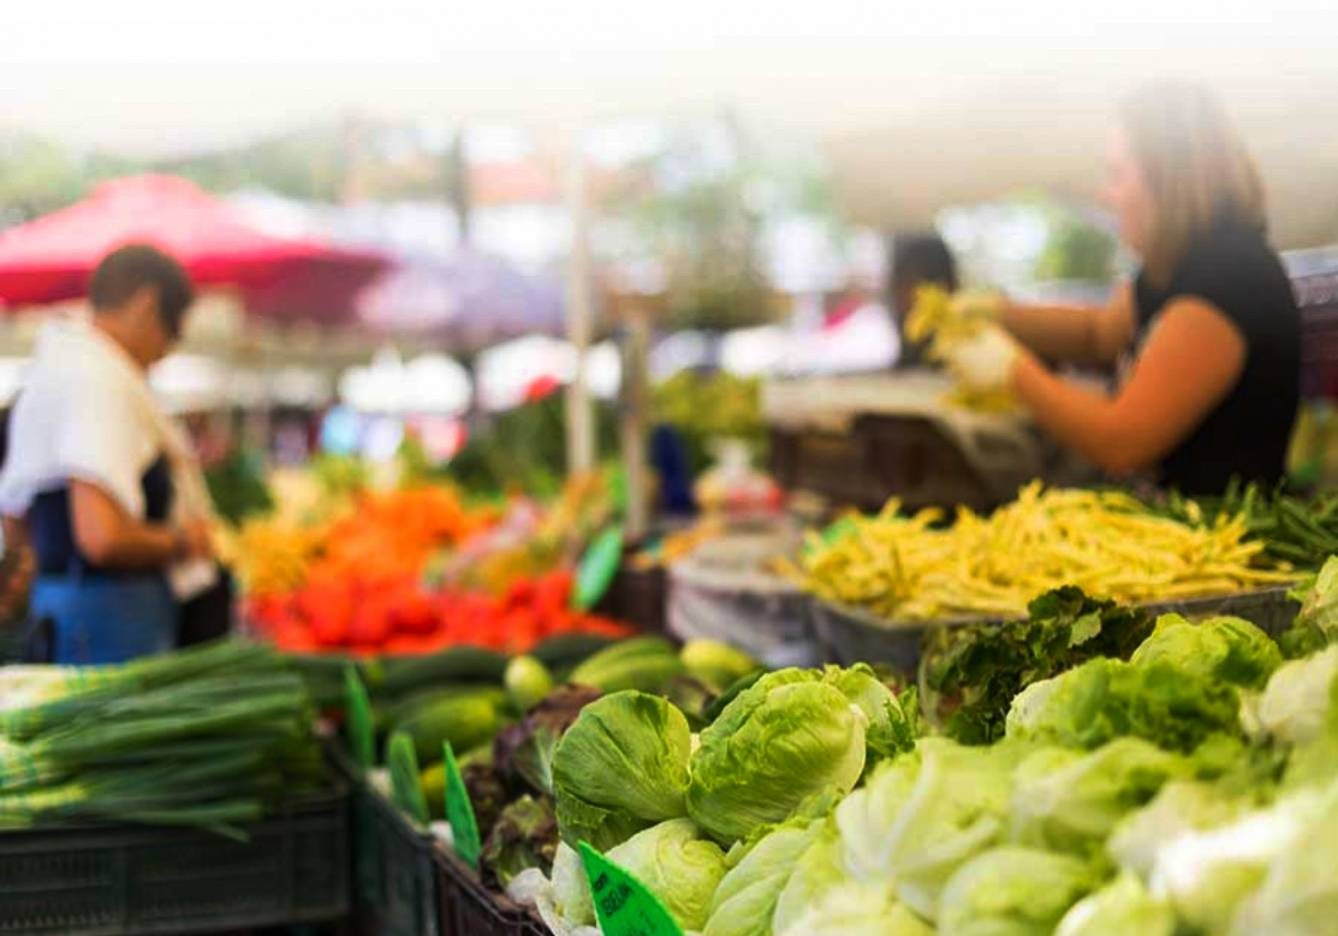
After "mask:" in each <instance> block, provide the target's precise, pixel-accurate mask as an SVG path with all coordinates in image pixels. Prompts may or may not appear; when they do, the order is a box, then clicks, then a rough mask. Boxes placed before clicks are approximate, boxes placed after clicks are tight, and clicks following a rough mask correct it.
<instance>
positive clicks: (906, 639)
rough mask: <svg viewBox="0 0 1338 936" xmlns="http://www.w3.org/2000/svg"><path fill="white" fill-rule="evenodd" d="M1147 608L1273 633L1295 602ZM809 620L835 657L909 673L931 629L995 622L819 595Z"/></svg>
mask: <svg viewBox="0 0 1338 936" xmlns="http://www.w3.org/2000/svg"><path fill="white" fill-rule="evenodd" d="M1143 607H1144V608H1145V609H1146V610H1148V611H1149V612H1150V613H1152V614H1169V613H1172V612H1174V613H1179V614H1183V615H1185V616H1187V617H1200V616H1203V615H1209V614H1231V615H1235V616H1237V617H1242V618H1245V620H1247V621H1251V622H1253V623H1254V624H1256V625H1258V626H1259V627H1260V628H1261V629H1263V630H1264V631H1266V632H1268V633H1270V634H1272V635H1274V636H1277V635H1278V634H1279V633H1281V632H1282V631H1283V630H1285V629H1286V628H1287V626H1288V625H1290V624H1291V622H1292V620H1293V619H1294V618H1295V617H1296V613H1297V612H1298V611H1299V610H1300V606H1299V605H1298V604H1297V603H1296V602H1295V601H1293V600H1292V599H1291V598H1288V597H1287V589H1286V588H1265V589H1259V590H1256V591H1247V592H1234V593H1232V594H1228V595H1219V596H1214V597H1206V598H1191V599H1186V600H1182V601H1168V602H1153V603H1149V604H1145V605H1143ZM813 619H814V626H815V627H816V629H817V632H818V637H819V639H820V640H821V641H822V643H823V645H824V647H825V648H826V651H827V654H828V655H829V656H830V658H831V659H832V660H834V661H836V662H838V663H843V664H850V663H856V662H860V661H866V662H870V663H886V664H887V665H889V666H891V667H892V668H893V669H895V670H896V671H898V672H899V673H902V674H903V675H906V676H910V677H914V676H915V674H916V672H917V670H918V669H919V666H920V650H921V645H922V643H923V641H924V638H925V636H926V635H927V634H929V633H930V632H931V631H935V630H939V629H941V628H945V627H970V626H971V625H973V624H986V623H996V622H997V621H999V620H1000V619H998V618H955V619H951V620H943V621H904V622H896V621H887V620H884V619H882V618H879V617H877V616H876V615H873V614H870V613H869V612H867V611H863V610H860V609H858V608H851V607H843V606H841V605H835V604H829V603H827V602H823V601H814V602H813Z"/></svg>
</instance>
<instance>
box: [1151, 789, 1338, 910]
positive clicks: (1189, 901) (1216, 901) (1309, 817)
mask: <svg viewBox="0 0 1338 936" xmlns="http://www.w3.org/2000/svg"><path fill="white" fill-rule="evenodd" d="M1324 806H1325V798H1324V796H1323V794H1321V793H1320V792H1318V791H1315V790H1307V791H1304V792H1301V793H1297V794H1293V795H1290V796H1287V797H1285V798H1284V799H1281V800H1279V801H1278V802H1277V803H1275V804H1273V805H1272V806H1270V807H1268V808H1267V809H1261V810H1256V811H1253V812H1248V813H1245V814H1243V815H1241V816H1240V817H1239V818H1238V819H1236V820H1235V821H1233V822H1231V823H1229V824H1227V825H1223V826H1219V827H1217V828H1213V829H1209V830H1206V831H1202V832H1195V833H1191V834H1188V835H1182V836H1180V837H1178V838H1175V839H1173V840H1172V841H1170V842H1168V843H1167V844H1165V845H1163V846H1162V847H1161V848H1160V849H1158V851H1157V858H1156V865H1155V867H1154V868H1153V872H1152V889H1153V892H1154V893H1157V894H1160V895H1164V896H1165V897H1166V899H1167V900H1168V901H1169V902H1170V903H1171V905H1172V906H1173V907H1174V908H1175V911H1176V914H1177V915H1178V916H1179V918H1180V919H1181V920H1182V921H1183V922H1184V923H1185V924H1186V925H1187V926H1188V927H1190V928H1191V929H1192V930H1194V931H1196V932H1203V933H1209V934H1218V933H1226V932H1228V930H1229V929H1230V928H1231V922H1232V920H1233V919H1234V918H1235V916H1236V912H1237V910H1238V908H1239V907H1240V906H1241V904H1242V903H1243V902H1244V901H1245V900H1246V899H1247V898H1249V897H1250V896H1251V895H1252V894H1254V893H1255V892H1256V891H1258V890H1259V888H1260V887H1261V886H1262V885H1263V884H1264V883H1265V881H1266V879H1267V878H1268V875H1269V869H1270V866H1272V865H1273V864H1274V863H1275V862H1277V861H1278V860H1279V859H1280V858H1281V857H1282V856H1284V855H1285V854H1286V853H1287V852H1289V851H1296V849H1297V844H1298V843H1299V842H1301V841H1302V840H1303V833H1304V832H1305V830H1306V829H1307V828H1308V827H1310V826H1311V825H1313V824H1315V823H1316V822H1317V821H1318V820H1320V819H1321V818H1322V817H1323V814H1324ZM1297 854H1298V856H1300V857H1302V860H1305V861H1315V862H1316V867H1317V868H1320V867H1322V868H1323V869H1324V871H1323V872H1322V873H1327V874H1329V875H1332V872H1333V869H1332V867H1331V865H1329V863H1328V862H1326V861H1324V860H1323V857H1322V856H1323V852H1320V853H1319V854H1316V853H1313V852H1311V853H1304V854H1302V853H1301V852H1297ZM1298 883H1299V882H1298ZM1253 932H1260V933H1264V932H1267V933H1270V934H1272V932H1273V931H1272V930H1270V929H1267V928H1265V929H1264V930H1256V931H1253Z"/></svg>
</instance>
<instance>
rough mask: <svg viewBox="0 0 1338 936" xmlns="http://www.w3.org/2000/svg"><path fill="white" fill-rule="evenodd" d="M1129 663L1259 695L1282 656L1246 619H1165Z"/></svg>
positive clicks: (1279, 664)
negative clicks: (1174, 671) (1162, 667)
mask: <svg viewBox="0 0 1338 936" xmlns="http://www.w3.org/2000/svg"><path fill="white" fill-rule="evenodd" d="M1130 662H1131V663H1133V664H1134V665H1135V666H1144V665H1148V664H1151V663H1156V662H1163V663H1166V664H1169V665H1171V666H1174V667H1175V668H1177V669H1179V670H1181V671H1182V672H1187V673H1193V674H1194V675H1195V676H1199V677H1201V678H1203V679H1207V680H1220V681H1223V682H1228V683H1231V684H1232V685H1235V686H1242V687H1245V688H1249V689H1257V688H1260V687H1262V686H1263V685H1264V683H1266V682H1268V677H1269V676H1270V675H1272V673H1273V671H1274V670H1275V669H1277V668H1278V667H1279V666H1281V665H1282V651H1281V650H1279V649H1278V645H1277V644H1276V643H1274V642H1273V638H1271V637H1269V636H1268V634H1266V633H1264V632H1263V631H1262V630H1260V629H1259V628H1258V627H1255V626H1254V625H1253V624H1251V623H1250V622H1249V621H1246V620H1244V619H1243V618H1238V617H1227V616H1221V617H1212V618H1207V619H1206V620H1203V621H1199V622H1197V623H1195V622H1193V621H1189V620H1187V619H1186V618H1184V617H1181V616H1180V615H1179V614H1163V615H1162V616H1161V617H1159V618H1157V626H1156V628H1155V629H1154V630H1153V632H1152V634H1151V636H1149V637H1148V638H1147V640H1145V641H1143V643H1142V644H1141V645H1140V646H1139V648H1138V649H1137V650H1135V651H1134V655H1133V657H1131V658H1130Z"/></svg>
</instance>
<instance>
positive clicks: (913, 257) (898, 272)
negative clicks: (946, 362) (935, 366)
mask: <svg viewBox="0 0 1338 936" xmlns="http://www.w3.org/2000/svg"><path fill="white" fill-rule="evenodd" d="M888 269H889V273H890V275H889V277H888V289H887V291H888V299H889V300H890V303H891V306H892V314H893V316H894V317H895V319H896V322H897V333H898V334H899V335H900V336H901V356H900V357H899V358H898V359H897V367H924V366H925V365H926V364H927V363H928V361H927V360H926V358H925V353H924V343H923V342H917V341H912V340H911V339H910V338H909V337H908V336H907V335H906V317H907V316H908V315H909V314H910V311H911V307H912V306H913V305H914V304H915V293H916V291H917V290H918V289H919V288H920V287H921V286H930V285H933V286H941V287H943V288H944V289H946V290H948V291H949V292H952V291H953V290H955V289H957V262H956V260H954V259H953V256H952V251H950V250H949V249H948V245H947V244H946V243H944V241H943V238H941V237H939V236H938V234H936V233H934V232H933V231H916V232H904V233H901V234H894V235H893V236H892V244H891V248H890V250H889V251H888Z"/></svg>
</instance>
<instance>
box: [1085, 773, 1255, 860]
mask: <svg viewBox="0 0 1338 936" xmlns="http://www.w3.org/2000/svg"><path fill="white" fill-rule="evenodd" d="M1250 805H1251V804H1250V802H1249V801H1248V800H1246V799H1244V798H1242V797H1236V796H1231V795H1229V794H1227V793H1225V792H1224V791H1222V790H1221V789H1220V788H1218V787H1216V786H1214V785H1212V784H1208V783H1203V782H1200V781H1197V780H1173V781H1172V782H1170V783H1168V784H1166V785H1165V786H1164V787H1162V788H1161V792H1159V793H1158V794H1157V795H1156V797H1155V798H1153V800H1152V801H1151V802H1149V803H1148V804H1147V805H1146V806H1144V807H1143V808H1142V809H1139V810H1136V811H1135V812H1132V813H1130V814H1129V815H1127V816H1126V817H1125V818H1124V819H1123V820H1121V822H1120V823H1119V824H1118V825H1117V826H1116V827H1115V829H1114V831H1113V832H1112V833H1111V835H1110V837H1109V839H1107V841H1106V852H1107V854H1108V855H1109V856H1110V857H1111V858H1112V859H1113V860H1114V861H1115V862H1117V863H1118V864H1119V865H1120V866H1121V867H1122V868H1125V869H1127V870H1130V871H1133V872H1134V873H1136V874H1138V875H1139V876H1140V877H1142V878H1144V879H1146V878H1149V877H1151V875H1152V872H1153V869H1154V868H1155V867H1156V864H1157V855H1158V854H1159V853H1160V852H1161V850H1162V849H1163V848H1165V847H1166V846H1167V845H1169V844H1170V843H1171V842H1174V841H1175V840H1177V839H1179V838H1182V837H1184V836H1187V835H1192V834H1194V833H1196V832H1202V831H1204V830H1207V829H1213V828H1218V827H1220V826H1224V825H1227V824H1229V823H1231V822H1232V821H1233V820H1235V819H1236V818H1237V817H1238V816H1240V815H1241V814H1242V813H1243V812H1246V811H1247V810H1248V809H1249V808H1250Z"/></svg>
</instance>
